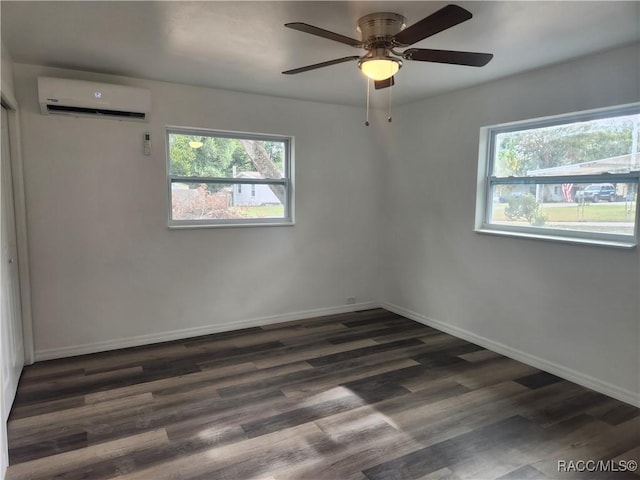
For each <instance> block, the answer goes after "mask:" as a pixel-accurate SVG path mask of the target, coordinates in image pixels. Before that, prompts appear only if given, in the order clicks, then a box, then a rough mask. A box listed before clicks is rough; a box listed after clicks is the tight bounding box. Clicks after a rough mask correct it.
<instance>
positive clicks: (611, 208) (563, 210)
mask: <svg viewBox="0 0 640 480" xmlns="http://www.w3.org/2000/svg"><path fill="white" fill-rule="evenodd" d="M505 207H506V204H504V203H503V204H494V205H493V220H494V221H505V220H508V219H507V217H505V215H504V209H505ZM627 207H628V204H627V205H625V204H624V203H622V202H620V203H587V204H584V205H578V204H567V205H562V206H556V205H554V204H551V205H550V206H545V205H543V206H542V212H543V213H544V214H545V215H546V216H547V217H548V219H547V221H548V222H576V221H584V222H630V223H633V221H634V219H635V208H634V207H635V205H632V207H631V208H632V209H631V211H630V212H629V211H627V209H626V208H627Z"/></svg>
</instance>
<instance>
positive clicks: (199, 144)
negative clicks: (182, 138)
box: [189, 141, 204, 148]
mask: <svg viewBox="0 0 640 480" xmlns="http://www.w3.org/2000/svg"><path fill="white" fill-rule="evenodd" d="M203 145H204V143H202V142H198V141H192V142H189V146H190V147H191V148H200V147H202V146H203Z"/></svg>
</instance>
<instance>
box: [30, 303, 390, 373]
mask: <svg viewBox="0 0 640 480" xmlns="http://www.w3.org/2000/svg"><path fill="white" fill-rule="evenodd" d="M378 306H379V305H378V304H377V303H375V302H364V303H354V304H350V305H338V306H334V307H325V308H316V309H313V310H304V311H302V312H292V313H285V314H281V315H270V316H266V317H256V318H250V319H246V320H239V321H235V322H227V323H219V324H215V325H205V326H202V327H194V328H184V329H181V330H171V331H168V332H160V333H152V334H149V335H139V336H136V337H129V338H119V339H114V340H107V341H103V342H95V343H87V344H84V345H73V346H70V347H61V348H51V349H47V350H36V352H35V358H36V361H37V362H40V361H43V360H52V359H55V358H66V357H74V356H76V355H86V354H88V353H98V352H106V351H108V350H118V349H120V348H128V347H138V346H140V345H149V344H152V343H160V342H169V341H171V340H181V339H184V338H191V337H198V336H201V335H209V334H211V333H220V332H228V331H230V330H239V329H241V328H249V327H259V326H262V325H271V324H274V323H283V322H290V321H292V320H304V319H305V318H313V317H322V316H323V315H335V314H337V313H348V312H355V311H357V310H367V309H370V308H378Z"/></svg>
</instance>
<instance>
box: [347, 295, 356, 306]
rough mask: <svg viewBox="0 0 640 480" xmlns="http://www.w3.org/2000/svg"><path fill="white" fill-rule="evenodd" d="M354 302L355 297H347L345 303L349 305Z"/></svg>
mask: <svg viewBox="0 0 640 480" xmlns="http://www.w3.org/2000/svg"><path fill="white" fill-rule="evenodd" d="M353 303H356V297H347V304H349V305H351V304H353Z"/></svg>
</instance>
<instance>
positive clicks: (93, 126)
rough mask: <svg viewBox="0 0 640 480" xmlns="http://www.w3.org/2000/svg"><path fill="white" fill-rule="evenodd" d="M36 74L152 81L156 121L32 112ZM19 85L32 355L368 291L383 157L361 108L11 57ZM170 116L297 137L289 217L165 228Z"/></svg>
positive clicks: (340, 305)
mask: <svg viewBox="0 0 640 480" xmlns="http://www.w3.org/2000/svg"><path fill="white" fill-rule="evenodd" d="M39 75H48V76H59V77H70V78H78V79H86V80H96V81H105V82H111V83H126V84H130V85H135V86H143V87H146V88H150V89H151V91H152V101H153V106H152V110H153V111H152V114H151V122H150V123H149V124H145V123H136V122H126V121H117V120H110V119H94V118H74V117H66V116H54V115H51V116H45V115H41V114H40V112H39V108H38V103H37V89H36V78H37V76H39ZM15 85H16V95H17V97H18V99H19V101H20V105H21V116H22V129H23V137H24V138H26V139H27V140H26V141H25V142H24V149H23V157H24V169H25V177H26V191H27V217H28V226H29V234H30V238H29V247H30V255H31V265H32V268H31V274H32V276H31V279H32V291H33V318H34V336H35V349H36V354H37V358H48V357H55V356H61V355H69V354H73V353H82V352H85V351H91V350H98V349H103V348H111V347H117V346H122V345H126V344H130V343H140V342H143V341H153V340H159V339H164V338H168V337H171V336H180V335H184V334H196V333H202V332H205V331H209V330H216V329H230V328H233V327H236V328H237V327H241V326H243V325H247V324H249V323H251V322H249V323H247V321H248V320H249V321H251V320H255V321H256V322H265V321H271V320H274V319H273V318H270V319H260V317H264V316H276V319H282V318H286V315H287V314H296V315H299V313H297V312H302V313H303V314H304V313H305V312H306V313H307V314H321V313H328V312H331V311H337V310H340V309H351V308H358V306H359V305H355V306H353V305H345V304H346V298H347V297H356V302H357V303H358V304H361V303H362V304H366V303H367V302H372V301H374V300H375V296H376V282H377V278H378V263H377V253H378V243H377V235H376V233H377V226H378V223H377V218H376V214H377V210H378V209H377V208H376V206H375V203H376V202H377V198H378V196H377V193H378V192H377V188H375V184H376V182H377V179H378V178H380V175H379V172H378V168H379V165H380V159H381V153H380V150H379V149H378V148H376V143H375V135H374V134H373V132H371V133H367V132H366V130H365V127H364V126H363V118H364V112H363V111H362V110H361V109H358V108H353V107H341V106H335V105H325V104H319V103H311V102H302V101H295V100H287V99H281V98H273V97H265V96H258V95H250V94H243V93H237V92H229V91H220V90H213V89H206V88H199V87H190V86H184V85H176V84H169V83H161V82H153V81H143V80H136V79H131V78H117V77H109V76H100V75H96V74H89V73H83V72H75V71H69V70H55V69H50V68H45V67H39V66H32V65H21V64H16V65H15ZM166 125H174V126H176V125H177V126H187V127H204V128H212V129H224V130H235V131H246V132H258V133H271V134H285V135H293V136H294V137H295V171H296V174H295V195H296V198H295V210H296V225H295V226H293V227H264V228H217V229H190V230H169V229H167V225H166V223H167V198H166V197H167V186H166V179H165V175H166V172H165V170H166V160H165V145H164V128H165V126H166ZM145 131H149V132H150V133H151V138H152V145H153V154H152V155H151V156H149V157H146V156H144V155H143V153H142V136H143V132H145ZM372 140H373V141H372ZM354 192H357V194H354ZM360 306H366V305H360ZM318 309H320V310H318ZM256 319H257V320H256ZM243 322H244V323H243ZM176 331H178V332H176Z"/></svg>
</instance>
